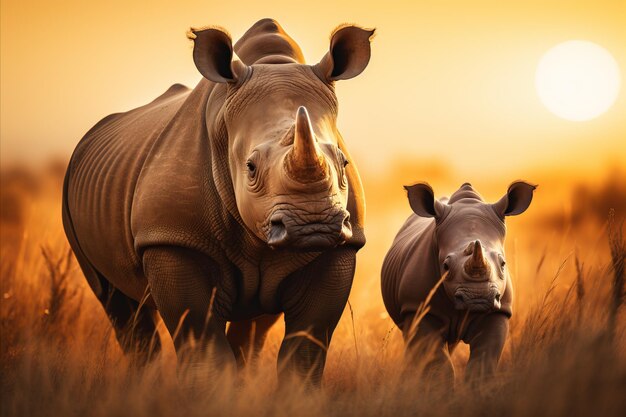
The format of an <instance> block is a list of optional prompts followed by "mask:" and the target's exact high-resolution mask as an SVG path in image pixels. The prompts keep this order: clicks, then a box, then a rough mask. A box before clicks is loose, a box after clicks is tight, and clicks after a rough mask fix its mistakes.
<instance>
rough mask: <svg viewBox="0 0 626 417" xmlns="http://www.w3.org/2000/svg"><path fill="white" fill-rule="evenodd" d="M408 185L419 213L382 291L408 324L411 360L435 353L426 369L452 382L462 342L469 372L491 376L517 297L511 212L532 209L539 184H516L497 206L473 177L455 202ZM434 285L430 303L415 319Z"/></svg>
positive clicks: (393, 312)
mask: <svg viewBox="0 0 626 417" xmlns="http://www.w3.org/2000/svg"><path fill="white" fill-rule="evenodd" d="M405 188H406V190H407V193H408V199H409V203H410V205H411V208H412V209H413V211H414V214H412V215H411V216H410V217H409V218H408V220H407V221H406V222H405V223H404V225H403V226H402V228H401V229H400V231H399V232H398V235H397V236H396V238H395V240H394V242H393V244H392V246H391V249H389V252H388V253H387V256H386V257H385V261H384V263H383V267H382V295H383V300H384V302H385V306H386V308H387V311H388V312H389V315H390V316H391V318H392V319H393V321H394V322H395V323H396V324H397V325H398V327H400V329H402V332H403V335H404V338H405V342H406V346H407V349H406V359H407V364H408V365H409V366H410V365H413V364H416V363H417V362H419V359H420V358H421V357H424V356H428V355H432V356H429V357H430V358H431V360H430V361H429V362H428V365H427V367H426V368H427V371H429V372H434V373H436V374H438V375H440V376H443V377H444V378H445V379H447V380H448V381H449V382H451V381H452V380H453V379H454V368H453V367H452V362H451V361H450V356H449V354H450V352H451V351H452V350H453V349H454V347H455V346H456V344H457V343H458V342H459V341H463V342H465V343H468V344H469V345H470V352H471V353H470V359H469V362H468V368H467V371H466V376H467V377H468V378H469V379H476V377H478V376H480V375H483V376H484V375H489V374H491V373H493V371H494V370H495V368H496V366H497V364H498V360H499V358H500V354H501V352H502V348H503V346H504V342H505V340H506V337H507V333H508V320H509V318H510V317H511V302H512V299H513V288H512V286H511V277H510V275H509V272H508V269H507V267H506V261H505V259H506V256H505V254H504V238H505V232H506V228H505V225H504V218H505V216H512V215H517V214H521V213H523V212H524V211H525V210H526V209H527V208H528V206H529V205H530V202H531V200H532V196H533V191H534V189H535V186H532V185H529V184H527V183H524V182H515V183H513V184H512V185H511V186H510V187H509V190H508V192H507V193H506V194H505V195H504V197H502V198H501V199H500V200H499V201H498V202H497V203H495V204H489V203H485V202H484V201H483V199H482V197H481V196H480V195H479V194H478V193H477V192H476V191H474V189H473V188H472V186H471V185H470V184H468V183H466V184H463V186H461V188H460V189H459V190H458V191H456V192H455V193H454V194H453V195H452V196H451V197H450V199H449V200H446V199H442V200H435V199H434V195H433V191H432V189H431V188H430V186H429V185H427V184H416V185H413V186H409V187H405ZM440 280H441V285H439V286H438V287H437V284H438V283H439V282H440ZM433 288H436V290H435V292H434V293H433V296H432V299H431V300H430V303H429V307H430V309H429V310H428V312H427V314H426V315H425V316H424V318H423V319H422V320H421V321H420V322H415V321H414V318H415V316H416V313H417V312H419V311H421V310H420V306H421V305H423V304H425V303H426V300H427V298H428V296H429V293H430V292H431V290H432V289H433Z"/></svg>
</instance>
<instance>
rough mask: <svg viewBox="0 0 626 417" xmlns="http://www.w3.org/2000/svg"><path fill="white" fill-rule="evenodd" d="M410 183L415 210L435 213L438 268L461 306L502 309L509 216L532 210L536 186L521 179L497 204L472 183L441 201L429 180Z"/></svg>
mask: <svg viewBox="0 0 626 417" xmlns="http://www.w3.org/2000/svg"><path fill="white" fill-rule="evenodd" d="M405 188H406V190H407V192H408V198H409V203H410V205H411V208H412V209H413V211H414V212H415V213H416V214H417V215H419V216H423V217H434V218H435V221H436V223H435V224H436V226H435V239H436V243H437V248H438V253H437V256H438V259H437V262H438V271H439V274H440V276H442V277H443V276H444V275H445V277H444V278H443V288H444V290H445V292H446V294H447V296H448V297H449V298H450V300H451V301H452V303H453V304H454V306H455V308H456V309H457V310H469V311H483V312H484V311H491V310H498V309H500V308H501V306H502V303H503V302H504V300H505V299H506V303H507V304H510V299H511V294H507V293H506V289H507V281H509V271H508V268H507V266H506V256H505V253H504V239H505V234H506V227H505V225H504V218H505V217H506V216H514V215H518V214H521V213H523V212H524V211H526V209H527V208H528V206H529V205H530V202H531V200H532V197H533V191H534V190H535V188H536V186H533V185H530V184H528V183H525V182H515V183H513V184H511V186H510V187H509V189H508V191H507V193H506V194H505V195H504V196H503V197H502V198H501V199H500V200H499V201H498V202H497V203H494V204H489V203H485V202H484V201H483V199H482V197H481V196H480V195H479V194H478V193H477V192H476V191H474V189H473V188H472V186H471V185H470V184H469V183H465V184H463V186H461V188H460V189H459V190H458V191H456V192H455V193H454V194H453V195H452V196H451V197H450V199H449V200H448V201H446V200H435V199H434V194H433V190H432V188H431V187H430V186H429V185H427V184H416V185H412V186H408V187H405Z"/></svg>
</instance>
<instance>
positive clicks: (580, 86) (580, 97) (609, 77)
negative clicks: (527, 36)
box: [535, 40, 621, 122]
mask: <svg viewBox="0 0 626 417" xmlns="http://www.w3.org/2000/svg"><path fill="white" fill-rule="evenodd" d="M620 84H621V80H620V72H619V66H618V65H617V62H616V61H615V58H613V56H612V55H611V54H610V53H609V52H608V51H607V50H606V49H604V48H602V47H601V46H599V45H597V44H595V43H593V42H588V41H579V40H572V41H567V42H563V43H560V44H558V45H556V46H554V47H553V48H551V49H550V50H548V51H547V52H546V53H545V54H544V55H543V57H542V58H541V60H540V61H539V65H538V66H537V73H536V76H535V86H536V88H537V93H538V94H539V98H540V99H541V101H542V102H543V104H544V105H545V106H546V107H547V108H548V110H550V111H551V112H552V113H554V114H556V115H557V116H559V117H562V118H563V119H566V120H572V121H579V122H580V121H585V120H590V119H593V118H595V117H597V116H599V115H601V114H603V113H604V112H606V111H607V110H608V109H609V108H610V107H611V106H612V105H613V103H614V102H615V100H616V99H617V95H618V93H619V90H620Z"/></svg>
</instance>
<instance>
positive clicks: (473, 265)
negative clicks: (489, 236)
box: [464, 240, 489, 277]
mask: <svg viewBox="0 0 626 417" xmlns="http://www.w3.org/2000/svg"><path fill="white" fill-rule="evenodd" d="M464 267H465V272H466V273H467V275H469V276H471V277H475V276H482V275H484V274H485V273H486V272H487V269H488V267H489V265H488V263H487V260H486V259H485V255H484V253H483V246H482V245H481V244H480V240H477V241H475V242H474V244H473V248H472V257H471V258H469V259H468V260H467V261H465V265H464Z"/></svg>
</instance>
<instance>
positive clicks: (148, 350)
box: [100, 282, 161, 366]
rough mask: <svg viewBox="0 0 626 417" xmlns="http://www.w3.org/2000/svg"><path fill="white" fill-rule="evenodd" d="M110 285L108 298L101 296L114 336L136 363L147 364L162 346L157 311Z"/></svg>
mask: <svg viewBox="0 0 626 417" xmlns="http://www.w3.org/2000/svg"><path fill="white" fill-rule="evenodd" d="M102 284H103V288H107V287H108V288H107V291H105V294H108V295H107V296H106V298H104V297H103V298H102V299H100V302H101V303H102V305H103V306H104V309H105V311H106V313H107V316H108V317H109V320H110V321H111V324H112V325H113V329H114V330H115V336H116V337H117V341H118V342H119V344H120V346H121V347H122V350H123V351H124V353H125V354H126V355H127V356H129V357H130V358H131V362H132V363H133V364H134V365H139V366H141V365H145V364H146V363H148V362H149V361H150V360H151V359H153V358H155V357H156V356H157V355H156V354H157V353H158V352H159V351H160V350H161V341H160V339H159V335H158V332H157V329H156V321H157V320H158V317H157V314H156V311H155V310H154V309H152V308H150V307H147V306H145V305H142V306H140V305H139V303H138V302H137V301H135V300H133V299H132V298H129V297H127V296H126V295H124V294H123V293H122V292H120V291H119V290H118V289H116V288H114V287H113V286H112V285H110V284H108V283H105V282H103V283H102Z"/></svg>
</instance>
